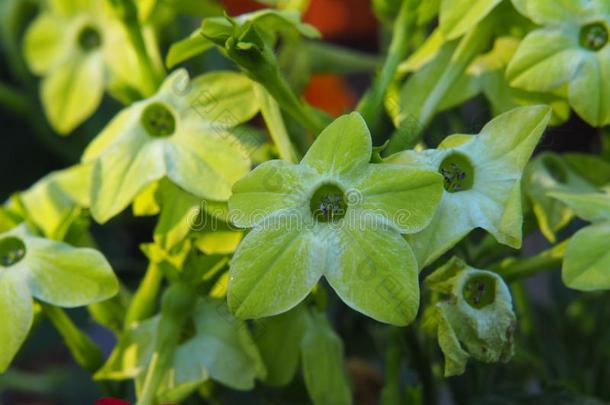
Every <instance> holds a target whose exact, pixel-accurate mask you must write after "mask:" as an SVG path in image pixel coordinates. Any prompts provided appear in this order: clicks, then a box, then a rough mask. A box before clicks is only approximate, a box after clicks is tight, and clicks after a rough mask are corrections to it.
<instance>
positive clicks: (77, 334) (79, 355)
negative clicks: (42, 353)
mask: <svg viewBox="0 0 610 405" xmlns="http://www.w3.org/2000/svg"><path fill="white" fill-rule="evenodd" d="M40 307H41V308H42V311H43V313H44V314H45V315H46V317H47V318H48V319H49V320H50V321H51V323H52V324H53V326H54V327H55V329H57V331H58V332H59V334H60V335H61V336H62V337H63V339H64V342H65V343H66V346H67V347H68V349H69V350H70V353H71V354H72V356H73V357H74V360H76V362H77V363H78V365H79V366H81V367H82V368H83V369H85V370H87V371H89V372H91V373H94V372H95V371H97V370H98V369H99V368H100V367H101V366H102V364H103V363H104V356H103V355H102V351H101V350H100V348H99V347H98V346H97V345H96V344H95V343H94V342H93V341H92V340H91V339H90V338H89V336H87V335H86V334H85V333H84V332H83V331H81V330H80V329H79V328H78V327H77V326H76V325H75V324H74V322H72V320H71V319H70V317H68V315H66V313H65V312H64V310H63V309H61V308H58V307H56V306H53V305H49V304H45V303H42V302H41V303H40Z"/></svg>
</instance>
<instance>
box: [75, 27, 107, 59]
mask: <svg viewBox="0 0 610 405" xmlns="http://www.w3.org/2000/svg"><path fill="white" fill-rule="evenodd" d="M101 44H102V37H101V36H100V33H99V32H98V31H97V29H95V28H93V27H92V26H90V25H86V26H84V27H83V28H82V29H81V30H80V32H79V33H78V45H79V46H80V47H81V49H82V50H83V51H85V52H88V51H92V50H94V49H96V48H99V47H100V45H101Z"/></svg>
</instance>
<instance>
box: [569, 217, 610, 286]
mask: <svg viewBox="0 0 610 405" xmlns="http://www.w3.org/2000/svg"><path fill="white" fill-rule="evenodd" d="M608 243H610V224H609V223H608V222H604V223H600V224H597V225H591V226H588V227H586V228H584V229H581V230H580V231H578V232H576V234H574V236H572V239H571V240H570V243H569V244H568V248H567V250H566V253H565V256H564V261H563V268H562V277H563V282H564V283H565V285H567V286H568V287H570V288H574V289H577V290H581V291H596V290H607V289H609V288H610V273H609V272H608V269H609V268H610V251H608Z"/></svg>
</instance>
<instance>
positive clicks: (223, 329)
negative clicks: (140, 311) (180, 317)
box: [95, 298, 266, 403]
mask: <svg viewBox="0 0 610 405" xmlns="http://www.w3.org/2000/svg"><path fill="white" fill-rule="evenodd" d="M190 318H191V319H190V321H189V322H188V323H187V325H189V328H190V329H189V330H186V331H184V332H183V336H184V339H183V341H182V342H181V343H180V344H179V345H178V347H177V349H176V352H175V354H174V358H173V361H172V364H171V368H170V369H169V370H168V371H167V374H166V376H165V378H164V379H163V381H162V383H161V385H160V387H159V389H158V391H157V396H158V399H159V401H161V402H175V403H177V402H180V401H182V400H184V399H185V398H186V397H187V396H189V395H190V394H191V393H192V392H193V391H195V390H196V389H197V388H198V387H199V386H201V385H202V384H203V383H204V382H206V381H208V380H210V379H212V380H214V381H217V382H220V383H221V384H224V385H226V386H228V387H231V388H233V389H236V390H250V389H252V388H254V383H255V379H256V378H259V379H260V378H263V377H264V376H265V374H266V371H265V365H264V363H263V361H262V359H261V357H260V353H259V352H258V348H257V347H256V345H255V343H254V341H253V339H252V336H251V335H250V332H249V331H248V327H247V326H246V324H245V323H244V322H242V321H239V320H237V319H235V318H234V317H232V316H231V314H230V313H229V311H228V309H227V307H226V304H225V301H224V300H222V299H218V298H199V299H198V300H197V304H196V305H195V308H194V312H193V315H192V316H191V317H190ZM159 321H160V316H155V317H153V318H150V319H148V320H146V321H143V322H141V323H139V324H136V325H134V326H133V327H132V328H130V329H128V330H127V332H126V333H125V334H124V335H123V336H122V337H121V339H120V340H119V343H118V345H117V347H116V348H115V350H114V351H113V352H112V354H111V356H110V358H109V359H108V361H107V363H106V364H105V365H104V367H102V369H101V370H99V371H98V372H97V373H96V375H95V378H96V379H98V380H124V379H130V378H133V379H136V387H139V389H141V387H142V384H143V382H144V378H145V376H146V369H147V368H148V367H149V365H150V362H151V359H152V356H153V352H154V349H155V344H156V343H155V336H156V332H157V329H158V325H159Z"/></svg>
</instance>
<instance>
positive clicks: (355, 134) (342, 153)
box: [301, 113, 372, 177]
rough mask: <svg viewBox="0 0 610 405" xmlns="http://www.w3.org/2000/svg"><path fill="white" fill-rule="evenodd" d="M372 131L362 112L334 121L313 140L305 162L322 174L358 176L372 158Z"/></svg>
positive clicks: (303, 162)
mask: <svg viewBox="0 0 610 405" xmlns="http://www.w3.org/2000/svg"><path fill="white" fill-rule="evenodd" d="M371 152H372V144H371V134H370V132H369V129H368V128H367V126H366V122H364V119H363V118H362V116H361V115H360V114H358V113H351V114H349V115H344V116H341V117H339V118H337V119H336V120H335V121H333V122H332V123H331V124H330V125H329V126H328V127H326V129H324V131H322V133H321V134H320V135H319V136H318V138H317V139H316V141H315V142H314V143H313V145H312V146H311V148H309V151H307V154H306V155H305V157H304V158H303V160H302V161H301V164H304V165H307V166H309V167H312V168H313V169H315V170H316V171H317V172H318V173H320V174H325V175H327V174H329V173H330V174H331V175H333V176H347V177H351V176H357V175H358V174H359V173H360V172H361V171H362V169H363V168H364V166H365V165H366V164H368V162H369V161H370V159H371Z"/></svg>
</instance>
